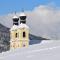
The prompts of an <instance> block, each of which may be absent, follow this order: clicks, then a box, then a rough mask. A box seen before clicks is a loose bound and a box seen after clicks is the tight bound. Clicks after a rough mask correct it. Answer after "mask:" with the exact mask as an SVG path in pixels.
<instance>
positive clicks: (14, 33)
mask: <svg viewBox="0 0 60 60" xmlns="http://www.w3.org/2000/svg"><path fill="white" fill-rule="evenodd" d="M26 17H27V16H26V15H25V14H24V13H23V12H22V13H21V14H20V15H19V18H18V17H17V16H16V15H15V16H14V17H13V26H12V28H11V29H10V48H11V49H16V48H21V47H28V46H29V27H28V26H27V25H26ZM18 23H19V24H18Z"/></svg>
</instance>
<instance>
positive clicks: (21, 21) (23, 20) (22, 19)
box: [19, 12, 26, 23]
mask: <svg viewBox="0 0 60 60" xmlns="http://www.w3.org/2000/svg"><path fill="white" fill-rule="evenodd" d="M19 18H20V23H26V15H25V14H24V13H23V12H22V13H21V14H20V15H19Z"/></svg>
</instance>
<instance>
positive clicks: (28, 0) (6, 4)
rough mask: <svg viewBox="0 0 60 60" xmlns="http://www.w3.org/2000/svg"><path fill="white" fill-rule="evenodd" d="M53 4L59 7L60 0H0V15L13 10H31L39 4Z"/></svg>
mask: <svg viewBox="0 0 60 60" xmlns="http://www.w3.org/2000/svg"><path fill="white" fill-rule="evenodd" d="M49 3H53V4H55V6H59V7H60V0H0V15H4V14H8V13H11V12H14V11H17V12H19V11H21V10H22V9H24V10H32V9H34V7H36V6H39V5H48V4H49Z"/></svg>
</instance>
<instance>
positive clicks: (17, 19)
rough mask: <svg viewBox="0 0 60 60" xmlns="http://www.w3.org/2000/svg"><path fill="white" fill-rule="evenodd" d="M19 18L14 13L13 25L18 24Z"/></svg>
mask: <svg viewBox="0 0 60 60" xmlns="http://www.w3.org/2000/svg"><path fill="white" fill-rule="evenodd" d="M18 21H19V18H18V17H17V16H16V15H15V16H14V17H13V25H18Z"/></svg>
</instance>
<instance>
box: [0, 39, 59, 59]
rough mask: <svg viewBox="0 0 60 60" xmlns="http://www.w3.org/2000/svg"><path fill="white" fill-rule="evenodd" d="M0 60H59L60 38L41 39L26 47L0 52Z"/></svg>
mask: <svg viewBox="0 0 60 60" xmlns="http://www.w3.org/2000/svg"><path fill="white" fill-rule="evenodd" d="M0 60H60V40H51V41H50V40H49V41H48V40H46V41H45V40H43V41H42V42H41V43H40V44H35V45H30V46H29V47H28V48H20V49H15V50H10V51H7V52H3V53H0Z"/></svg>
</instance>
